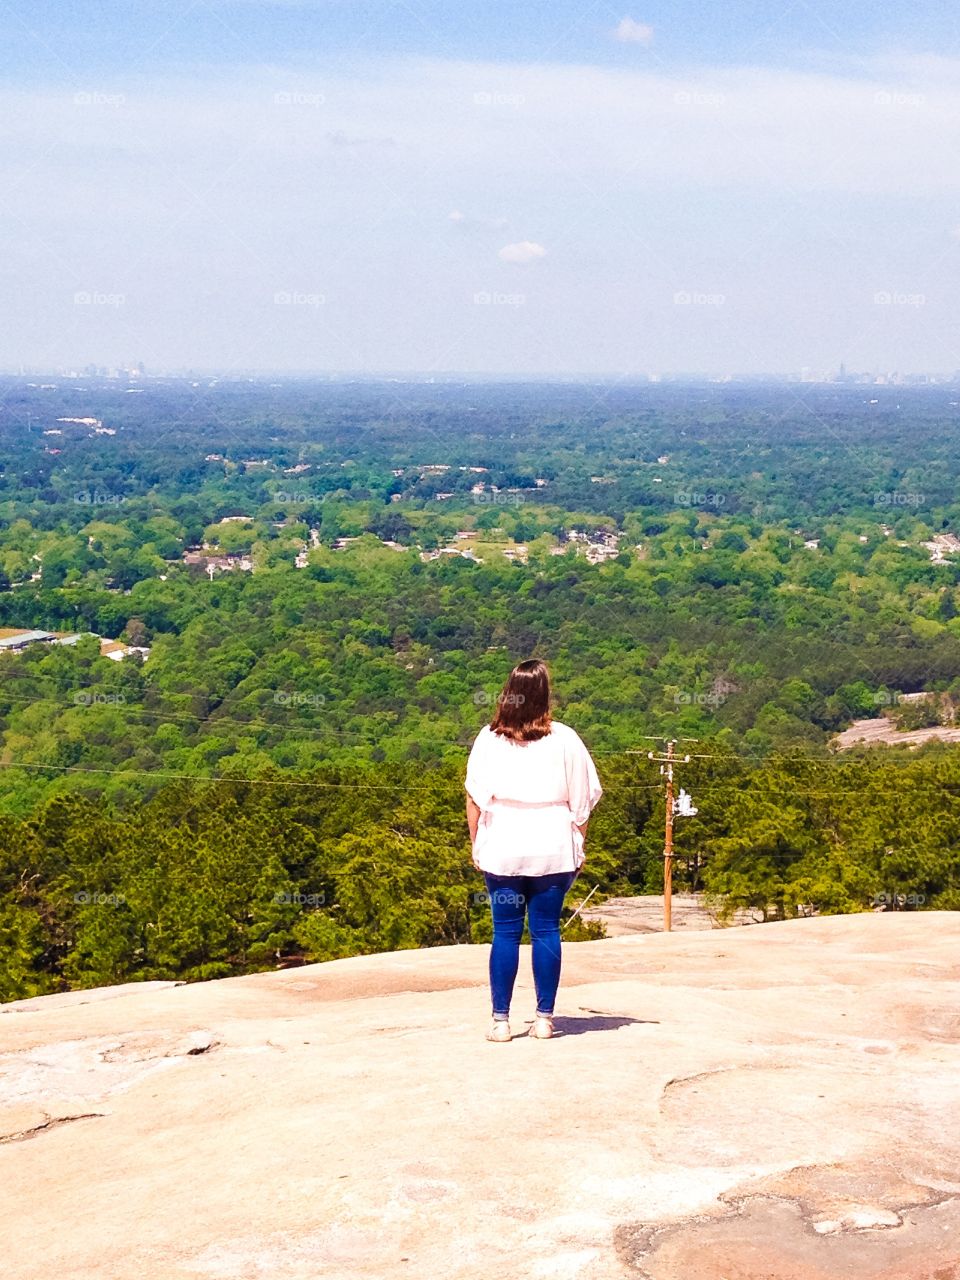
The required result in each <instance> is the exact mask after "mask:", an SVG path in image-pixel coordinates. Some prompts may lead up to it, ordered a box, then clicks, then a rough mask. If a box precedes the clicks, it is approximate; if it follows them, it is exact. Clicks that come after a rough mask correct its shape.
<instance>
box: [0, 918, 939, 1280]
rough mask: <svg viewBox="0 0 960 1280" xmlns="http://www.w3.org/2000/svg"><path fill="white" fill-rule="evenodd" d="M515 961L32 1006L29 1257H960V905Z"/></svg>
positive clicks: (928, 1275) (19, 1032)
mask: <svg viewBox="0 0 960 1280" xmlns="http://www.w3.org/2000/svg"><path fill="white" fill-rule="evenodd" d="M486 955H487V949H486V948H484V947H451V948H441V949H437V950H432V951H419V952H400V953H396V954H392V955H382V956H370V957H363V958H359V959H355V960H344V961H338V962H336V963H332V964H325V965H315V966H311V967H310V968H305V969H298V970H288V971H285V972H280V973H271V974H262V975H256V976H252V977H246V978H233V979H228V980H225V981H222V982H210V983H200V984H196V985H190V986H183V985H178V984H173V983H144V984H133V985H129V986H124V987H115V988H109V989H103V990H98V991H90V992H77V993H73V994H70V995H66V996H51V997H46V998H43V999H39V1000H32V1001H24V1002H22V1003H19V1004H13V1005H7V1006H5V1007H4V1008H3V1009H2V1010H0V1239H2V1240H3V1241H4V1252H3V1257H2V1261H0V1266H2V1270H3V1274H4V1276H5V1277H6V1278H7V1280H47V1278H48V1277H49V1280H54V1278H56V1280H87V1278H88V1277H89V1278H90V1280H93V1278H96V1280H141V1277H142V1278H144V1280H174V1278H176V1280H204V1278H211V1280H259V1278H261V1277H263V1278H266V1277H270V1278H271V1280H313V1278H314V1277H318V1278H319V1277H323V1278H331V1280H359V1278H360V1277H364V1278H366V1277H371V1278H376V1280H394V1278H395V1277H416V1278H417V1280H421V1278H423V1277H429V1278H432V1277H443V1278H444V1280H488V1278H489V1277H490V1276H491V1275H498V1276H505V1277H509V1278H510V1280H527V1278H528V1277H529V1278H530V1280H534V1278H537V1280H539V1278H541V1277H563V1278H565V1280H608V1278H609V1280H614V1278H620V1277H631V1276H633V1277H648V1280H668V1278H669V1280H674V1278H681V1277H682V1278H684V1280H685V1278H686V1277H691V1278H692V1277H696V1278H697V1280H721V1277H722V1278H724V1280H748V1277H749V1278H750V1280H759V1278H760V1277H763V1278H770V1280H807V1278H816V1280H837V1277H852V1278H853V1280H881V1278H883V1280H960V1123H958V1117H960V915H958V914H949V913H934V912H930V913H912V914H897V913H893V914H886V915H882V916H877V915H873V914H870V915H860V916H853V917H840V918H828V919H812V920H798V921H791V922H789V923H785V924H772V925H763V926H759V927H756V928H750V929H733V930H725V931H711V932H699V933H693V934H679V935H678V934H672V935H649V936H634V937H621V938H613V939H608V940H605V941H603V942H591V943H579V944H575V945H573V944H568V945H567V947H566V949H565V959H564V964H565V972H564V984H563V987H562V990H561V999H560V1003H559V1005H558V1018H557V1026H558V1030H559V1031H560V1032H561V1034H559V1035H558V1036H557V1037H556V1038H555V1039H554V1040H552V1041H548V1042H540V1041H535V1040H532V1039H529V1038H527V1037H524V1038H517V1039H514V1040H513V1041H512V1042H511V1043H510V1044H502V1045H501V1044H488V1043H487V1042H486V1041H485V1040H484V1039H483V1032H484V1031H485V1029H486V1025H487V993H486V987H485V966H486ZM531 1012H532V995H531V990H530V981H529V957H528V955H526V954H525V955H524V958H523V963H522V966H521V984H520V988H519V990H518V996H517V1001H516V1006H515V1014H516V1017H515V1021H514V1027H515V1030H516V1031H518V1032H519V1031H521V1030H522V1029H523V1028H524V1026H525V1022H524V1015H529V1014H530V1013H531Z"/></svg>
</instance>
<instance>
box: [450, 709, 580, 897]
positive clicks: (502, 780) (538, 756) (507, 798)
mask: <svg viewBox="0 0 960 1280" xmlns="http://www.w3.org/2000/svg"><path fill="white" fill-rule="evenodd" d="M465 785H466V789H467V793H468V794H469V795H470V797H471V798H472V799H473V801H474V803H475V804H476V805H477V806H478V808H479V809H480V821H479V824H478V826H477V838H476V840H475V842H474V846H473V854H474V858H475V859H476V861H477V862H478V863H479V865H480V868H481V870H482V871H489V872H490V873H491V874H493V875H499V876H545V875H551V874H552V873H553V872H557V871H575V870H577V869H578V868H579V867H581V866H582V865H583V862H584V852H583V836H582V835H581V834H580V832H579V831H578V830H577V826H578V825H580V826H582V825H583V823H584V822H586V820H587V818H589V816H590V811H591V810H592V809H593V807H594V806H595V805H596V803H597V801H598V800H599V799H600V796H601V795H602V788H601V786H600V779H599V778H598V777H597V770H596V766H595V765H594V763H593V760H592V759H591V758H590V753H589V751H587V748H586V747H585V746H584V745H583V742H582V741H581V739H580V736H579V735H578V734H577V733H576V731H575V730H573V729H571V728H569V727H568V726H567V725H565V724H557V723H556V722H554V723H553V725H552V726H551V729H550V733H549V734H547V735H546V736H545V737H543V738H537V739H536V740H535V741H534V742H513V741H512V740H511V739H510V738H505V737H503V736H502V735H501V734H498V733H494V732H493V730H492V729H491V728H490V726H489V725H486V726H485V727H484V728H483V729H481V730H480V732H479V733H478V734H477V737H476V739H475V741H474V744H473V747H472V749H471V751H470V758H469V760H468V761H467V778H466V784H465Z"/></svg>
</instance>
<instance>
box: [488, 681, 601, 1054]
mask: <svg viewBox="0 0 960 1280" xmlns="http://www.w3.org/2000/svg"><path fill="white" fill-rule="evenodd" d="M465 785H466V791H467V824H468V826H469V828H470V840H471V843H472V845H473V864H474V866H475V867H477V868H478V869H479V870H480V871H482V872H483V877H484V880H485V881H486V885H487V893H488V895H489V898H490V907H491V911H492V914H493V947H492V949H491V951H490V995H491V999H492V1003H493V1026H492V1028H491V1029H490V1031H489V1032H488V1034H487V1039H488V1040H498V1041H499V1040H509V1039H510V1022H509V1017H510V1001H511V998H512V996H513V985H514V982H515V981H516V977H517V968H518V966H519V963H520V936H521V934H522V933H523V920H524V913H526V916H527V920H528V924H529V928H530V941H531V944H532V951H533V981H534V985H535V987H536V991H537V1016H536V1018H535V1020H534V1023H533V1026H532V1027H531V1028H530V1034H531V1035H532V1036H536V1037H537V1039H540V1040H546V1039H549V1037H550V1036H552V1035H553V1006H554V1001H555V1000H556V996H557V987H558V986H559V985H560V911H561V909H562V907H563V899H564V896H565V894H566V892H567V890H568V889H569V888H570V886H571V885H572V884H573V882H574V880H575V879H576V878H577V876H578V874H579V872H580V868H581V867H582V866H583V863H584V861H585V855H584V851H583V844H584V837H585V836H586V833H587V822H588V820H589V817H590V811H591V810H592V809H593V807H594V805H595V804H596V803H597V801H598V800H599V799H600V795H601V787H600V780H599V779H598V777H597V770H596V768H595V766H594V763H593V761H592V760H591V758H590V754H589V752H588V751H587V749H586V747H585V746H584V745H583V743H582V742H581V741H580V738H579V737H578V736H577V734H576V733H575V732H574V731H573V729H570V728H568V727H567V726H566V725H563V724H557V723H555V722H553V721H551V718H550V676H549V674H548V672H547V668H546V666H545V664H544V663H542V662H539V661H535V660H534V661H529V662H521V663H520V665H519V666H518V667H515V668H514V669H513V671H512V672H511V673H510V678H509V679H508V680H507V683H506V684H505V685H504V687H503V692H502V693H501V694H500V697H499V698H498V699H497V709H496V713H495V714H494V717H493V720H492V721H491V722H490V724H489V725H487V726H485V727H484V728H483V729H481V730H480V733H479V734H478V735H477V738H476V741H475V742H474V744H473V748H472V750H471V752H470V759H469V760H468V762H467V777H466V784H465Z"/></svg>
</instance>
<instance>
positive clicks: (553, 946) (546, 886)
mask: <svg viewBox="0 0 960 1280" xmlns="http://www.w3.org/2000/svg"><path fill="white" fill-rule="evenodd" d="M483 878H484V880H485V881H486V885H487V893H488V894H489V897H490V910H491V913H492V915H493V946H492V948H491V949H490V995H491V999H492V1001H493V1016H494V1017H495V1018H506V1017H507V1016H508V1015H509V1013H510V1001H511V999H512V997H513V984H514V983H515V982H516V979H517V969H518V968H519V965H520V936H521V934H522V933H523V918H524V912H526V915H527V922H528V925H529V928H530V943H531V950H532V952H533V983H534V986H535V987H536V991H537V1013H542V1014H547V1015H550V1014H552V1013H553V1005H554V1001H555V1000H556V998H557V987H559V985H560V912H561V910H562V908H563V899H564V897H565V896H566V892H567V890H568V889H569V888H570V886H571V885H572V884H573V882H574V880H575V879H576V873H575V872H573V871H557V872H555V873H553V874H552V875H548V876H495V875H491V874H490V872H488V871H485V872H484V873H483Z"/></svg>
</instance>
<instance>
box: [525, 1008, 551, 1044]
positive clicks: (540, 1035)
mask: <svg viewBox="0 0 960 1280" xmlns="http://www.w3.org/2000/svg"><path fill="white" fill-rule="evenodd" d="M530 1034H531V1035H532V1036H533V1038H534V1039H535V1040H549V1039H550V1038H551V1037H552V1036H553V1016H552V1015H548V1014H545V1013H538V1014H537V1016H536V1018H534V1020H533V1026H532V1027H531V1028H530Z"/></svg>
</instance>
